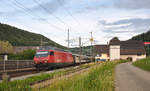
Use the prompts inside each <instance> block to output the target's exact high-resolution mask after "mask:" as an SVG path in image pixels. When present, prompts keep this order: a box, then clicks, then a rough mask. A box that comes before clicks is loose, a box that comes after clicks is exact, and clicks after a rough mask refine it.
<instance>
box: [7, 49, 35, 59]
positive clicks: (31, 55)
mask: <svg viewBox="0 0 150 91" xmlns="http://www.w3.org/2000/svg"><path fill="white" fill-rule="evenodd" d="M35 53H36V51H35V50H25V51H23V52H22V53H17V54H10V55H9V59H10V60H32V59H33V58H34V55H35Z"/></svg>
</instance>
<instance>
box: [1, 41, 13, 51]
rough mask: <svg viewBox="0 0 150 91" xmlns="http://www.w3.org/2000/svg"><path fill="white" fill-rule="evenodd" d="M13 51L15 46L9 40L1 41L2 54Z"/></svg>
mask: <svg viewBox="0 0 150 91" xmlns="http://www.w3.org/2000/svg"><path fill="white" fill-rule="evenodd" d="M12 52H13V47H12V45H11V44H10V43H9V42H8V41H6V42H5V41H0V54H9V53H12Z"/></svg>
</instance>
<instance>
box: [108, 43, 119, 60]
mask: <svg viewBox="0 0 150 91" xmlns="http://www.w3.org/2000/svg"><path fill="white" fill-rule="evenodd" d="M109 55H110V61H112V60H119V59H120V45H110V47H109Z"/></svg>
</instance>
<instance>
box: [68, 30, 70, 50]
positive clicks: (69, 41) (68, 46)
mask: <svg viewBox="0 0 150 91" xmlns="http://www.w3.org/2000/svg"><path fill="white" fill-rule="evenodd" d="M69 36H70V35H69V29H68V49H69V45H70V40H69Z"/></svg>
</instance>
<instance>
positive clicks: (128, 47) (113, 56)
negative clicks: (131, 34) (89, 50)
mask: <svg viewBox="0 0 150 91" xmlns="http://www.w3.org/2000/svg"><path fill="white" fill-rule="evenodd" d="M94 55H95V59H97V58H100V59H105V60H110V61H112V60H119V59H128V60H132V61H136V60H139V59H143V58H146V50H145V47H144V43H143V42H142V41H137V40H127V41H120V40H119V39H118V38H117V37H115V38H113V39H111V40H110V42H109V44H107V45H95V46H94Z"/></svg>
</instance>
